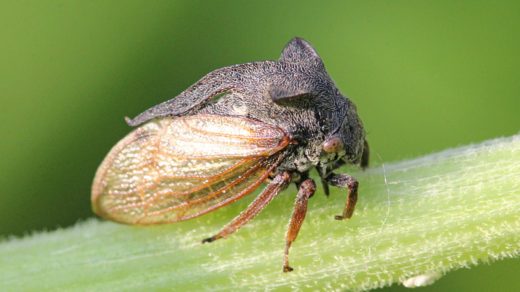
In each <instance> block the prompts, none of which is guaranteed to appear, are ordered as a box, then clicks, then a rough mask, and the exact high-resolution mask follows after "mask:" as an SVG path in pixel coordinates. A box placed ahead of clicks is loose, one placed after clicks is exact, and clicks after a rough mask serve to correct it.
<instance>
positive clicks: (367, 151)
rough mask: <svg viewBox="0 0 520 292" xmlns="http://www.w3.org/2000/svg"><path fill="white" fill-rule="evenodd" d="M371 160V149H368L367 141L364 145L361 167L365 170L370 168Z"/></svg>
mask: <svg viewBox="0 0 520 292" xmlns="http://www.w3.org/2000/svg"><path fill="white" fill-rule="evenodd" d="M369 158H370V148H369V147H368V142H367V140H365V143H364V144H363V154H362V155H361V163H360V165H361V167H362V168H363V169H365V168H367V167H368V160H369Z"/></svg>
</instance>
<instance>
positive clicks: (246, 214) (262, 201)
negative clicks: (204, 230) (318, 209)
mask: <svg viewBox="0 0 520 292" xmlns="http://www.w3.org/2000/svg"><path fill="white" fill-rule="evenodd" d="M290 181H291V175H290V174H289V173H288V172H282V173H280V174H278V175H277V176H276V177H275V178H274V179H273V180H272V181H271V182H270V183H269V184H268V185H267V186H266V187H265V189H264V190H263V191H262V192H261V193H260V194H259V195H258V197H256V198H255V200H254V201H253V202H252V203H251V204H250V205H249V206H248V207H247V209H245V210H244V211H242V213H240V214H239V215H238V216H237V217H235V218H234V219H233V220H231V222H229V224H228V225H226V226H225V227H224V228H222V230H220V232H219V233H217V234H216V235H213V236H212V237H208V238H205V239H203V240H202V243H206V242H212V241H215V240H217V239H220V238H223V237H226V236H228V235H230V234H231V233H233V232H235V231H237V230H238V229H239V228H240V227H242V226H243V225H245V224H246V223H247V222H249V220H251V219H253V218H254V217H255V216H256V215H258V213H260V211H262V209H264V207H265V206H267V204H269V202H271V200H272V199H273V198H274V197H276V195H278V194H279V193H280V192H281V191H282V190H283V189H285V188H286V187H287V185H288V184H289V182H290Z"/></svg>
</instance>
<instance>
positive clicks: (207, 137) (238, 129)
mask: <svg viewBox="0 0 520 292" xmlns="http://www.w3.org/2000/svg"><path fill="white" fill-rule="evenodd" d="M127 122H128V123H129V124H130V125H132V126H139V125H141V126H139V127H138V128H137V129H136V130H135V131H133V132H132V133H131V134H129V135H128V136H127V137H126V138H124V139H123V140H121V142H119V143H118V144H117V145H116V146H115V147H114V148H113V149H112V150H111V152H110V153H109V154H108V156H107V158H105V160H104V162H103V163H102V165H101V166H100V167H99V169H98V172H97V174H96V177H95V179H94V184H93V191H92V200H93V208H94V211H95V212H96V213H97V214H98V215H100V216H102V217H105V218H108V219H111V220H115V221H118V222H122V223H128V224H155V223H169V222H176V221H180V220H186V219H189V218H193V217H196V216H199V215H202V214H205V213H207V212H210V211H212V210H214V209H217V208H219V207H221V206H225V205H227V204H229V203H231V202H234V201H236V200H238V199H240V198H241V197H243V196H244V195H247V194H248V193H250V192H252V191H253V190H254V189H256V188H257V187H258V186H259V185H260V184H261V183H262V182H266V181H268V179H269V178H270V182H269V184H268V185H267V187H266V188H265V189H264V190H263V191H262V192H261V193H260V194H259V195H258V197H257V198H256V199H255V200H254V201H253V202H252V203H251V205H250V206H249V207H248V208H247V209H246V210H245V211H244V212H242V213H241V214H240V215H239V216H237V217H236V218H235V219H234V220H233V221H232V222H231V223H230V224H229V225H227V226H226V227H225V228H224V229H223V230H222V231H221V232H219V233H218V234H217V235H215V236H213V237H210V238H207V239H205V240H204V241H203V242H211V241H213V240H216V239H219V238H222V237H225V236H227V235H229V234H230V233H232V232H234V231H236V230H237V229H238V228H240V226H242V225H244V224H245V223H247V222H248V221H249V220H250V219H252V218H253V217H254V216H255V215H256V214H258V213H259V212H260V210H262V208H263V207H265V205H267V204H268V203H269V202H270V201H271V200H272V199H273V198H274V197H275V196H276V195H277V194H278V193H279V192H281V190H283V189H284V188H286V187H287V185H288V184H289V183H291V182H294V183H296V185H297V186H298V188H299V192H298V195H297V199H296V202H295V207H294V211H293V216H292V219H291V223H290V225H289V230H288V232H287V235H286V242H287V244H286V251H285V257H284V271H290V270H292V268H290V267H289V264H288V252H289V247H290V245H291V243H292V242H293V241H294V240H295V239H296V236H297V234H298V231H299V228H300V226H301V223H302V222H303V218H304V217H305V213H306V210H307V207H306V206H307V200H308V198H310V197H311V196H312V194H313V193H314V190H315V184H314V182H313V181H312V179H309V178H308V172H309V171H310V170H311V169H312V168H313V167H316V168H317V169H318V172H319V174H320V176H321V178H322V183H323V184H324V187H325V191H326V193H327V194H328V184H332V185H334V186H339V187H344V188H347V189H348V198H347V203H346V206H345V208H344V211H343V214H342V215H339V216H336V219H345V218H349V217H350V216H351V215H352V212H353V210H354V206H355V203H356V198H357V181H356V180H355V179H354V178H352V177H350V176H348V175H346V174H334V173H332V171H333V170H334V169H336V168H338V167H339V166H341V165H343V164H345V163H352V164H361V166H363V167H365V166H366V165H367V164H368V144H367V143H366V141H365V133H364V130H363V126H362V123H361V121H360V119H359V117H358V115H357V113H356V108H355V106H354V104H353V103H352V102H351V101H350V100H348V99H347V98H345V97H344V96H342V95H341V93H340V92H339V90H338V89H337V88H336V87H335V85H334V83H333V81H332V80H331V79H330V77H329V76H328V74H327V72H326V71H325V67H324V65H323V62H322V61H321V59H320V57H319V56H318V54H317V53H316V51H315V50H314V49H313V48H312V47H311V46H310V45H309V44H308V43H307V42H305V41H304V40H302V39H299V38H295V39H293V40H292V41H291V42H289V43H288V45H287V46H286V47H285V49H284V50H283V52H282V56H281V57H280V59H279V60H278V61H264V62H254V63H248V64H241V65H234V66H230V67H225V68H221V69H217V70H215V71H213V72H211V73H209V74H208V75H206V76H205V77H204V78H202V79H201V80H199V81H198V82H197V83H196V84H194V85H193V86H191V87H190V88H188V89H187V90H186V91H184V92H182V93H181V94H180V95H179V96H178V97H176V98H174V99H171V100H169V101H166V102H164V103H161V104H159V105H157V106H154V107H152V108H150V109H149V110H147V111H145V112H143V113H142V114H140V115H139V116H137V117H136V118H135V119H133V120H130V119H128V120H127Z"/></svg>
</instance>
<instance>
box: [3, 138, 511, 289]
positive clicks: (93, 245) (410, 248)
mask: <svg viewBox="0 0 520 292" xmlns="http://www.w3.org/2000/svg"><path fill="white" fill-rule="evenodd" d="M352 174H353V175H354V176H355V177H357V178H358V180H359V181H360V196H359V202H358V206H357V209H356V212H355V214H354V217H353V218H352V219H351V220H348V221H335V220H334V218H333V217H334V215H336V214H339V213H340V211H341V209H342V206H343V204H344V200H345V191H344V190H339V189H334V190H333V192H332V194H331V196H330V198H328V199H327V198H326V197H325V196H323V195H322V193H321V192H318V193H317V194H316V195H315V196H314V197H313V198H312V200H311V201H310V202H309V211H308V214H307V219H306V221H305V223H304V225H303V227H302V229H301V231H300V236H299V238H298V240H297V241H296V242H295V243H294V244H293V248H292V251H291V257H290V258H291V265H292V266H293V267H294V268H295V271H294V272H292V273H286V274H284V273H282V272H281V268H282V254H283V247H284V234H285V228H286V226H287V220H288V219H289V216H290V214H291V208H292V203H293V200H294V193H295V189H294V188H293V187H291V188H289V190H288V191H286V192H285V193H284V194H282V195H281V196H280V197H279V198H277V199H275V200H274V202H273V203H271V205H270V206H268V207H267V208H266V210H264V211H263V213H262V214H260V215H259V216H258V218H256V219H255V220H253V221H252V222H251V223H250V224H248V225H247V226H246V227H244V228H243V229H242V230H240V231H239V232H238V233H236V234H234V235H232V236H230V237H229V238H228V239H225V240H219V241H216V242H214V243H211V244H204V245H203V244H201V243H200V240H201V239H203V238H204V237H207V236H208V235H212V234H214V233H215V232H216V231H217V230H219V228H220V227H221V226H222V225H224V224H225V223H226V221H228V220H230V219H231V218H232V217H233V216H234V215H236V214H237V213H238V212H240V210H241V209H243V208H245V206H246V205H247V203H248V202H247V201H248V199H245V201H243V202H239V203H236V204H234V205H232V206H230V207H227V208H224V209H222V210H219V211H216V212H214V213H212V214H208V215H206V216H202V217H200V218H197V219H194V220H191V221H187V222H183V223H177V224H171V225H165V226H155V227H132V226H123V225H118V224H114V223H110V222H100V221H99V220H88V221H87V222H83V223H80V224H77V225H76V226H74V227H71V228H67V229H63V230H56V231H53V232H49V233H39V234H34V235H32V236H29V237H25V238H22V239H10V240H7V241H4V242H3V243H1V244H0V271H2V272H1V273H0V283H2V284H0V285H1V286H4V287H8V288H9V289H12V290H17V291H20V290H27V289H33V290H41V289H51V290H69V289H82V290H83V289H92V290H99V289H102V290H109V289H111V288H112V289H113V288H115V287H117V288H118V289H144V288H148V289H149V288H156V289H159V288H177V289H178V290H179V291H181V289H186V290H206V289H208V290H210V289H211V290H213V289H244V288H247V289H255V288H256V289H264V288H277V287H285V288H296V287H299V288H327V289H340V288H348V289H354V290H361V289H368V288H375V287H381V286H384V285H389V284H391V283H394V282H400V281H404V280H405V279H407V278H409V277H412V276H416V275H420V274H425V275H430V278H432V279H433V278H435V277H436V275H442V274H444V273H446V272H447V271H450V270H454V269H458V268H461V267H465V266H468V265H474V264H478V263H480V262H485V261H489V260H496V259H501V258H505V257H514V256H518V255H519V253H520V212H519V211H518V210H520V135H517V136H514V137H510V138H502V139H496V140H491V141H488V142H485V143H482V144H479V145H471V146H466V147H462V148H458V149H453V150H447V151H443V152H440V153H438V154H433V155H428V156H425V157H422V158H418V159H414V160H409V161H403V162H400V163H394V164H388V165H385V166H382V167H378V168H372V169H369V170H368V171H366V172H361V171H354V172H353V173H352ZM250 199H251V198H249V201H250ZM427 278H428V276H427Z"/></svg>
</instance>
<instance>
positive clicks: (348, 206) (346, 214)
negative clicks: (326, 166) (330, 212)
mask: <svg viewBox="0 0 520 292" xmlns="http://www.w3.org/2000/svg"><path fill="white" fill-rule="evenodd" d="M326 180H327V182H328V183H330V184H331V185H333V186H336V187H340V188H346V189H348V193H347V201H346V203H345V208H344V209H343V214H341V215H336V216H335V217H334V218H335V219H336V220H343V219H349V218H350V217H352V214H353V213H354V208H355V207H356V202H357V195H358V193H357V191H358V185H359V183H358V181H357V180H356V179H355V178H354V177H352V176H350V175H348V174H334V173H332V174H330V175H329V176H328V177H327V178H326Z"/></svg>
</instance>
